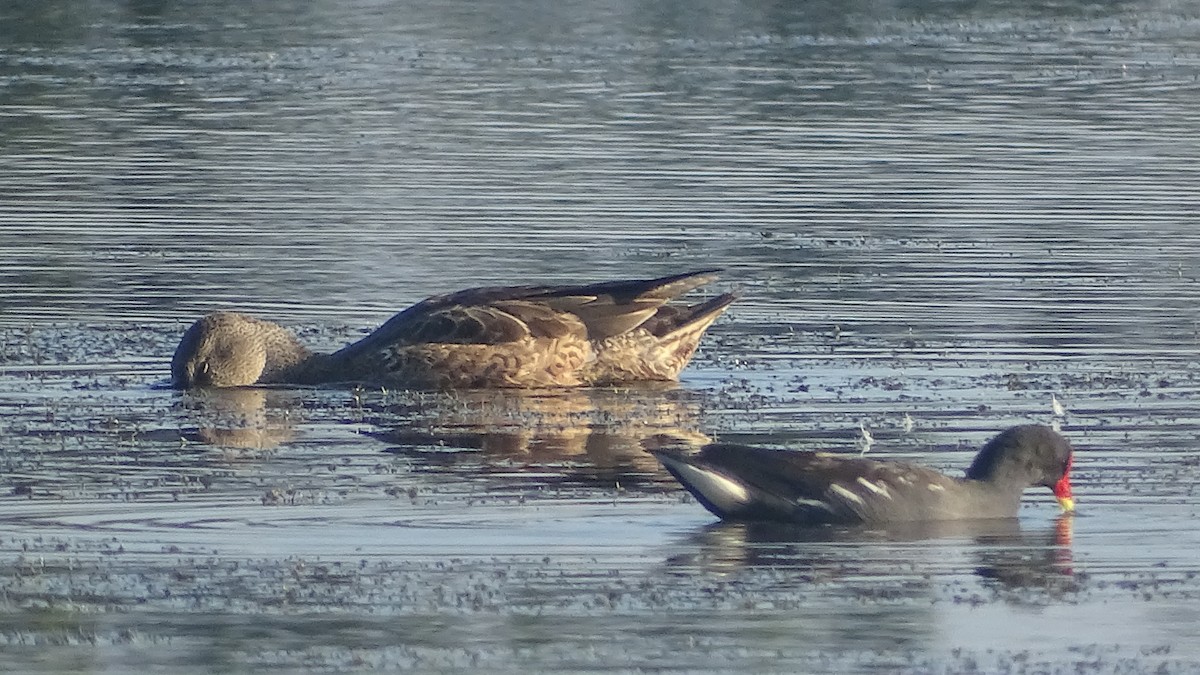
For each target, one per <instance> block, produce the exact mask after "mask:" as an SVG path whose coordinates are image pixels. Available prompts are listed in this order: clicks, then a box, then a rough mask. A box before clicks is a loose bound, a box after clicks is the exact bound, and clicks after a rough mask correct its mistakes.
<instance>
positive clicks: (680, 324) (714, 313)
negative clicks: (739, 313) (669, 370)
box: [645, 293, 738, 370]
mask: <svg viewBox="0 0 1200 675" xmlns="http://www.w3.org/2000/svg"><path fill="white" fill-rule="evenodd" d="M737 299H738V296H737V294H736V293H724V294H722V295H718V296H717V297H715V298H712V299H711V300H706V301H705V302H701V303H699V304H695V305H692V306H691V307H686V308H680V309H675V308H670V307H664V308H663V309H662V310H659V315H658V316H656V317H654V318H653V319H651V320H650V321H648V322H647V324H653V325H647V326H645V327H646V329H647V330H649V331H650V333H652V334H653V335H655V336H656V337H657V338H658V350H659V352H660V353H662V354H664V355H668V359H669V360H670V361H673V362H676V363H679V364H680V366H679V369H680V370H683V366H685V365H687V362H688V361H690V360H691V358H692V355H693V354H694V353H695V352H696V348H697V347H698V346H699V345H700V338H702V337H703V336H704V331H706V330H708V327H709V326H711V325H712V323H713V322H714V321H716V320H717V318H718V317H720V316H721V315H722V314H724V313H725V310H726V309H728V308H729V305H731V304H733V301H734V300H737ZM664 310H673V311H664Z"/></svg>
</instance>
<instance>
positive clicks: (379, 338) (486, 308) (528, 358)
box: [171, 270, 737, 390]
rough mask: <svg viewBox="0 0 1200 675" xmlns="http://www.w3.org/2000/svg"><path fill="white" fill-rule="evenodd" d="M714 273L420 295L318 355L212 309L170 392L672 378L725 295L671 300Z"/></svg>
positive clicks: (183, 355) (180, 351)
mask: <svg viewBox="0 0 1200 675" xmlns="http://www.w3.org/2000/svg"><path fill="white" fill-rule="evenodd" d="M718 272H719V270H700V271H694V272H686V273H683V274H675V275H671V276H665V277H660V278H655V279H638V280H621V281H607V282H601V283H593V284H583V285H573V286H569V285H564V286H555V285H528V286H507V287H501V286H491V287H479V288H468V289H465V290H460V291H456V292H453V293H446V294H442V295H435V296H432V297H429V298H426V299H425V300H422V301H421V302H418V303H417V304H415V305H413V306H411V307H409V308H408V309H405V310H404V311H402V312H400V313H398V314H396V315H395V316H393V317H392V318H391V319H389V320H388V321H387V322H386V323H384V324H383V325H382V326H380V327H379V328H378V329H377V330H375V331H374V332H373V333H371V334H370V335H368V336H366V337H365V338H363V339H362V340H359V341H358V342H355V343H354V344H351V345H349V346H347V347H345V348H343V349H340V350H338V351H335V352H333V353H329V354H326V353H317V352H314V351H312V350H310V349H309V348H308V347H306V346H305V345H304V344H302V343H301V341H300V340H299V339H298V338H297V337H296V335H295V334H294V333H293V332H292V331H290V330H288V329H287V328H285V327H283V326H281V325H279V324H277V323H273V322H271V321H266V320H263V319H259V318H256V317H253V316H250V315H247V314H243V313H240V312H234V311H219V312H213V313H210V314H207V315H205V316H203V317H201V318H200V319H199V320H197V321H196V322H195V323H193V324H192V325H191V326H190V327H189V328H188V329H187V330H186V331H185V332H184V334H183V337H182V339H181V340H180V342H179V346H178V347H177V348H176V350H175V353H174V356H173V357H172V359H171V385H172V386H173V387H174V388H177V389H190V388H194V387H245V386H258V385H270V384H298V385H324V384H335V383H355V384H362V385H372V386H374V385H378V386H381V387H392V388H397V389H401V388H403V389H434V390H446V389H494V388H510V389H511V388H516V389H536V388H558V387H601V386H621V385H628V384H633V383H640V382H672V381H676V380H678V378H679V374H680V372H681V371H682V370H683V368H684V367H685V366H686V365H687V364H688V362H689V361H690V360H691V358H692V356H693V354H694V353H695V351H696V348H697V346H698V345H699V343H700V339H701V337H702V336H703V335H704V332H705V331H706V330H707V329H708V327H709V326H710V325H712V323H713V322H714V321H715V320H716V319H717V318H718V317H719V316H721V314H722V313H724V312H725V310H726V309H728V307H729V305H730V304H731V303H733V301H734V300H735V299H736V298H737V295H736V294H735V293H723V294H721V295H717V296H715V297H713V298H710V299H708V300H704V301H701V302H697V303H695V304H691V305H685V304H677V303H671V301H673V300H675V299H676V298H678V297H679V296H681V295H683V294H685V293H688V292H689V291H692V290H694V289H697V288H699V287H701V286H705V285H707V284H709V283H711V282H713V281H715V280H716V279H717V278H718ZM669 303H671V304H669Z"/></svg>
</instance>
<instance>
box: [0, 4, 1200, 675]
mask: <svg viewBox="0 0 1200 675" xmlns="http://www.w3.org/2000/svg"><path fill="white" fill-rule="evenodd" d="M1197 31H1200V13H1197V12H1196V10H1195V8H1194V7H1192V6H1191V5H1190V4H1188V3H1175V2H1149V1H1147V2H1121V3H1111V4H1109V5H1097V4H1093V3H1082V2H1070V1H1064V2H1044V3H1039V2H1034V3H1029V2H1022V3H1013V2H1003V1H1001V2H992V3H969V2H946V3H932V2H928V3H923V2H912V3H904V2H845V3H826V2H817V3H786V2H777V3H776V2H749V1H747V2H735V3H715V2H712V3H710V2H695V3H678V2H656V3H643V2H636V1H633V0H611V1H608V2H599V3H584V2H578V1H574V0H567V1H566V2H553V3H551V2H546V1H545V0H518V1H515V2H490V1H484V2H474V3H465V4H452V3H432V4H417V3H411V4H410V3H386V2H371V1H366V0H359V1H356V2H275V3H253V2H250V3H248V2H223V1H217V0H209V1H206V2H194V3H167V2H156V1H154V0H138V1H128V2H117V1H115V0H107V1H106V0H95V1H93V2H71V1H69V0H63V1H61V2H35V1H33V0H16V1H15V2H10V3H8V4H6V5H4V7H2V8H0V645H2V647H3V649H2V652H0V653H2V656H0V669H3V670H15V671H34V672H37V671H42V672H125V671H127V670H129V669H134V668H136V669H141V670H146V671H166V670H169V671H174V672H223V671H248V670H251V669H254V670H261V669H271V670H277V671H292V670H296V669H300V668H310V669H315V670H324V671H342V670H345V671H356V670H380V669H397V668H401V667H407V668H415V669H421V670H438V671H458V670H461V671H466V670H473V671H477V670H480V669H484V670H487V671H521V672H526V671H542V670H571V671H590V670H625V671H630V670H640V669H645V670H681V671H721V670H735V669H736V670H742V671H780V672H805V671H809V672H812V671H827V670H836V671H863V672H881V671H882V672H888V671H914V672H969V671H980V672H996V671H1004V672H1073V671H1075V670H1076V669H1084V670H1096V671H1100V672H1109V671H1118V672H1141V671H1153V670H1157V669H1160V668H1161V669H1163V670H1164V671H1166V672H1182V671H1190V670H1196V669H1200V647H1198V646H1197V645H1200V641H1198V640H1197V638H1200V628H1198V626H1200V609H1197V607H1200V604H1198V601H1200V576H1198V575H1200V555H1198V554H1197V551H1198V550H1200V529H1198V528H1197V526H1196V522H1197V494H1196V491H1197V488H1196V486H1197V484H1200V453H1198V452H1197V450H1198V444H1200V414H1198V413H1197V407H1196V401H1197V399H1198V397H1200V361H1198V359H1197V356H1196V354H1197V349H1198V347H1200V305H1198V303H1197V302H1196V297H1197V295H1198V294H1200V284H1198V281H1197V280H1198V279H1200V256H1198V255H1197V251H1198V250H1200V219H1198V218H1197V216H1196V213H1197V211H1198V210H1200V188H1197V186H1198V185H1200V137H1198V134H1197V129H1200V47H1198V43H1197V42H1196V40H1195V35H1196V34H1197ZM707 267H721V268H724V269H725V272H724V274H723V277H722V281H721V282H720V283H719V284H718V286H719V287H720V288H719V289H715V290H725V289H730V288H734V289H738V290H740V292H741V293H742V294H743V298H742V299H741V300H740V301H739V302H738V303H737V304H736V305H734V307H733V308H732V310H731V311H730V312H729V315H728V317H727V318H726V319H723V320H722V321H721V322H720V323H718V324H717V325H716V326H714V327H713V328H712V330H711V331H710V334H709V336H708V338H707V339H706V340H705V342H704V344H703V347H702V349H701V352H700V353H699V355H698V356H697V359H696V361H695V362H694V363H693V365H692V366H691V367H689V369H688V370H687V371H685V373H684V375H683V378H682V382H681V383H680V386H679V387H677V388H667V389H653V388H651V389H645V390H632V391H607V390H601V391H588V392H570V393H542V394H537V395H516V394H504V395H501V394H486V393H470V394H458V395H447V394H428V393H425V394H418V393H407V392H384V391H347V390H325V389H322V390H304V389H272V390H247V391H235V392H210V393H194V394H192V393H189V394H182V393H179V392H173V391H170V390H167V389H164V388H161V386H160V385H162V384H163V383H164V382H165V380H166V377H167V372H168V364H169V360H170V355H171V353H172V351H173V349H174V347H175V344H176V342H177V341H178V339H179V336H180V334H181V333H182V331H183V329H184V328H185V327H186V325H187V323H189V322H190V321H192V320H194V319H195V318H196V317H197V316H199V315H200V314H202V313H203V312H205V311H209V310H212V309H215V308H238V309H242V310H245V311H249V312H252V313H255V314H259V315H262V316H265V317H269V318H272V319H276V320H279V321H282V322H284V323H286V324H287V325H289V326H292V327H294V328H296V329H297V330H298V331H300V333H301V335H302V336H303V339H304V340H305V341H306V342H308V343H311V344H312V345H314V346H316V347H320V348H335V347H337V346H340V345H343V344H346V343H348V342H350V341H352V340H354V339H357V338H358V337H360V336H361V335H364V334H365V333H366V332H367V331H369V330H370V329H372V328H373V327H375V326H377V325H378V324H379V323H381V322H382V321H383V320H385V319H386V318H387V317H388V316H390V315H391V314H392V313H394V312H395V311H397V310H399V309H402V308H403V307H405V306H407V305H409V304H411V303H412V302H415V301H417V300H419V299H421V298H422V297H424V296H426V295H429V294H431V293H436V292H443V291H448V290H453V289H457V288H463V287H467V286H473V285H483V284H509V283H530V282H574V281H596V280H603V279H610V278H625V277H648V276H658V275H664V274H670V273H674V272H679V271H684V270H689V269H698V268H707ZM715 290H714V292H715ZM1052 397H1053V398H1054V399H1057V400H1058V401H1060V402H1061V403H1062V404H1063V405H1065V407H1066V408H1067V413H1066V415H1065V416H1059V417H1055V416H1054V415H1053V413H1052V409H1051V401H1052ZM906 415H907V416H908V418H909V419H911V420H912V421H913V423H914V428H913V429H912V431H905V429H904V421H905V416H906ZM1030 421H1032V422H1044V423H1050V422H1056V423H1058V424H1059V425H1061V427H1062V429H1063V431H1064V433H1066V434H1067V435H1068V436H1069V437H1070V438H1071V439H1072V440H1073V442H1074V443H1075V445H1076V446H1077V447H1078V448H1079V453H1078V457H1077V460H1076V477H1075V481H1074V482H1075V485H1076V495H1077V499H1078V503H1079V508H1080V512H1079V515H1078V516H1077V517H1075V518H1073V519H1061V518H1059V517H1058V516H1057V515H1056V512H1055V506H1054V504H1053V500H1052V499H1051V498H1050V496H1049V495H1048V494H1034V493H1032V492H1031V493H1030V495H1029V496H1028V497H1027V498H1026V502H1025V504H1024V507H1023V509H1022V512H1021V518H1020V519H1019V522H1016V521H1014V522H1011V523H990V524H974V525H970V524H967V525H962V526H956V527H953V528H948V529H947V528H932V529H931V528H918V529H916V530H909V531H902V530H901V531H895V530H887V531H866V532H863V531H838V530H835V531H829V530H819V531H806V530H802V529H800V530H797V529H790V528H769V527H746V526H716V525H714V523H713V519H712V518H711V517H710V516H709V515H708V514H707V512H705V511H704V510H703V509H702V508H701V507H700V506H699V505H698V504H696V503H694V502H693V501H691V500H690V499H685V498H684V496H683V495H682V493H681V492H680V490H679V489H678V488H677V486H676V485H675V484H674V483H673V482H672V481H671V479H670V478H669V476H667V475H666V474H665V473H663V472H662V471H661V470H660V469H659V468H658V467H657V465H656V464H655V462H654V461H653V460H652V458H650V457H649V456H648V455H647V454H645V453H644V451H643V450H642V446H643V444H644V443H645V442H647V439H650V438H652V437H655V436H660V435H666V436H669V437H675V438H679V439H684V440H691V441H695V440H698V439H702V438H705V437H719V438H721V439H724V440H731V441H742V442H753V443H761V444H772V445H778V446H785V447H793V448H807V449H815V448H819V449H826V450H832V451H838V452H846V453H857V452H858V451H859V448H858V445H857V442H858V439H859V436H860V433H861V432H860V427H865V428H867V429H870V430H871V432H872V434H873V435H874V437H875V439H876V440H875V443H874V445H873V446H872V448H871V451H870V452H871V453H872V454H873V455H876V456H879V457H896V458H904V459H910V460H915V461H920V462H924V463H928V464H931V465H934V466H937V467H939V468H942V469H946V470H948V471H957V470H960V469H961V468H962V467H964V466H966V464H967V463H968V462H969V460H970V458H971V456H972V455H973V452H974V449H975V448H977V447H978V446H979V445H980V444H981V443H982V442H984V441H985V440H986V439H987V438H988V437H990V436H991V435H992V434H994V433H995V432H996V431H998V430H1000V429H1002V428H1004V427H1006V426H1008V425H1010V424H1014V423H1020V422H1030Z"/></svg>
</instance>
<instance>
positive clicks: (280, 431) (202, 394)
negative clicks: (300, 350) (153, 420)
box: [179, 388, 300, 450]
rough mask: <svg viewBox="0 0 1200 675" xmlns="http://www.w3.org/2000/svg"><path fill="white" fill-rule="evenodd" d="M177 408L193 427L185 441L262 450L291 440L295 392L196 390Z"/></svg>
mask: <svg viewBox="0 0 1200 675" xmlns="http://www.w3.org/2000/svg"><path fill="white" fill-rule="evenodd" d="M179 405H180V406H181V407H182V408H183V409H184V410H185V411H186V412H187V415H188V417H189V418H190V419H191V420H193V421H194V422H195V424H196V428H195V429H194V430H183V436H184V438H187V439H188V440H192V441H197V442H200V443H205V444H207V445H214V446H217V447H224V448H238V449H256V450H265V449H269V448H273V447H275V446H277V445H279V444H280V443H286V442H287V441H289V440H291V439H292V438H293V436H294V435H295V434H294V430H293V427H292V424H293V418H294V411H295V410H298V409H299V408H300V402H299V400H298V397H297V394H296V392H288V391H286V390H275V389H250V388H243V389H195V390H191V391H188V392H185V393H183V394H182V395H181V396H180V398H179Z"/></svg>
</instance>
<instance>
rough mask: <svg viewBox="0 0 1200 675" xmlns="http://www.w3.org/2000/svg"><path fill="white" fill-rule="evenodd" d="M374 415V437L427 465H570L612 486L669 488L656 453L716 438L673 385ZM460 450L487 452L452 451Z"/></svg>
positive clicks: (442, 403)
mask: <svg viewBox="0 0 1200 675" xmlns="http://www.w3.org/2000/svg"><path fill="white" fill-rule="evenodd" d="M433 398H436V399H437V400H432V399H433ZM370 408H371V413H370V414H369V415H368V416H367V418H366V419H368V420H370V421H371V422H372V423H373V424H375V425H376V426H378V427H380V428H381V431H379V432H377V433H374V434H372V435H374V436H375V437H377V438H379V439H381V440H384V441H386V442H387V443H389V444H393V446H394V447H392V448H391V449H390V450H389V451H390V452H393V453H399V454H403V455H407V456H411V457H416V458H419V459H420V460H421V461H422V462H423V463H440V464H442V465H443V466H448V465H452V464H454V463H461V462H464V461H466V462H468V463H469V465H470V466H469V467H467V468H465V470H467V471H477V470H478V468H477V466H476V464H475V463H476V462H477V461H478V460H479V459H480V458H482V460H483V461H484V462H486V463H488V464H489V465H505V466H524V467H526V468H528V469H531V470H534V471H541V472H544V471H545V470H546V469H547V468H549V467H560V468H562V467H567V468H568V470H570V471H571V472H572V473H574V474H576V475H577V476H578V475H586V476H588V477H589V478H590V480H589V482H595V483H598V484H605V485H612V484H613V483H614V482H616V483H618V484H624V485H626V486H628V485H631V484H636V483H638V482H640V481H644V480H646V479H647V478H653V479H654V480H656V481H665V480H667V478H666V476H665V474H664V472H663V471H662V470H661V468H660V467H659V465H658V461H657V460H655V459H654V457H653V456H652V455H650V454H649V453H648V452H647V451H646V450H647V448H648V447H658V446H661V445H685V446H699V445H702V444H704V443H707V442H709V441H710V440H711V439H709V437H708V436H706V435H704V434H703V433H702V432H701V431H700V428H701V423H700V415H699V404H698V401H696V400H691V399H689V397H688V395H687V392H685V391H681V390H677V389H675V388H674V387H653V386H647V387H639V388H634V389H591V390H554V391H540V392H538V391H534V392H508V391H496V392H484V391H471V392H461V393H457V394H447V395H439V396H436V397H431V396H428V395H426V396H422V397H420V398H418V399H416V400H413V399H412V397H408V400H400V401H395V400H392V401H385V402H383V404H382V405H377V406H376V405H371V406H370ZM453 449H471V450H478V451H479V453H478V454H476V453H462V452H447V450H453ZM439 457H440V458H441V459H439Z"/></svg>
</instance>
